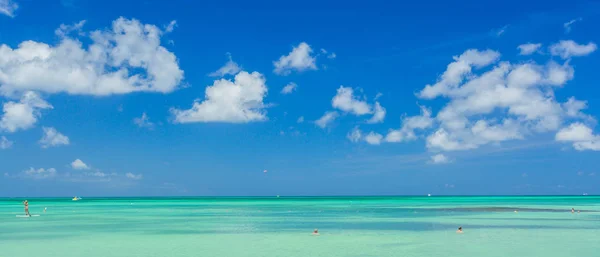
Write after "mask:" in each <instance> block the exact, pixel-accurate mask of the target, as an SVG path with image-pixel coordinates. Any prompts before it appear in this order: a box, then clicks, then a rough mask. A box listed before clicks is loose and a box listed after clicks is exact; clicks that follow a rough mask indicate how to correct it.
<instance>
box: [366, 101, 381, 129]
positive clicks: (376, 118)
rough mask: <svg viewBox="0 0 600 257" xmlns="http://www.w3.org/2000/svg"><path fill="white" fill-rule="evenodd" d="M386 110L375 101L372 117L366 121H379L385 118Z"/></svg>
mask: <svg viewBox="0 0 600 257" xmlns="http://www.w3.org/2000/svg"><path fill="white" fill-rule="evenodd" d="M385 113H386V110H385V108H383V106H381V104H379V102H375V112H374V113H373V117H371V119H369V120H368V121H367V123H371V124H373V123H381V122H383V120H385Z"/></svg>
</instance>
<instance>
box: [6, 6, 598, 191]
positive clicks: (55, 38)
mask: <svg viewBox="0 0 600 257" xmlns="http://www.w3.org/2000/svg"><path fill="white" fill-rule="evenodd" d="M599 12H600V5H599V4H597V3H593V2H584V1H575V2H573V3H569V4H564V3H563V2H558V1H528V2H527V3H523V2H522V1H505V2H503V3H502V4H498V3H497V2H490V1H465V2H462V3H461V4H457V3H448V2H447V1H419V2H412V3H400V2H396V1H370V2H369V3H368V4H365V3H363V2H347V1H346V2H334V1H327V2H323V1H304V2H302V3H299V2H298V3H296V2H295V3H283V2H281V1H261V2H247V1H240V2H227V3H216V2H214V3H203V2H201V1H200V2H197V1H170V2H169V3H168V4H166V3H165V2H164V1H155V0H145V1H112V0H108V1H78V0H62V1H60V0H53V1H30V0H10V1H7V0H0V103H1V104H2V107H3V108H2V113H0V174H2V176H0V196H74V195H78V196H120V195H123V196H128V195H217V196H222V195H241V196H245V195H425V194H427V193H431V194H437V195H442V194H444V195H463V194H577V195H579V194H582V193H589V194H599V193H600V187H599V186H598V185H599V183H598V182H600V170H598V168H597V165H595V160H597V159H598V157H599V153H600V152H599V151H600V132H599V131H598V130H597V129H596V124H597V118H598V117H600V112H599V111H598V110H600V108H598V104H599V103H600V90H599V89H598V87H597V86H598V84H599V83H600V79H599V77H598V76H597V69H598V68H597V67H598V65H599V64H600V58H599V55H598V53H597V45H596V44H597V42H598V41H600V35H599V34H598V33H594V32H595V31H596V30H597V28H596V27H597V25H598V24H600V19H599V18H598V17H600V16H599V15H598V14H599ZM284 88H286V89H285V90H284ZM265 170H266V171H267V172H264V171H265Z"/></svg>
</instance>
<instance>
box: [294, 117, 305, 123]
mask: <svg viewBox="0 0 600 257" xmlns="http://www.w3.org/2000/svg"><path fill="white" fill-rule="evenodd" d="M296 122H297V123H303V122H304V116H300V117H298V120H296Z"/></svg>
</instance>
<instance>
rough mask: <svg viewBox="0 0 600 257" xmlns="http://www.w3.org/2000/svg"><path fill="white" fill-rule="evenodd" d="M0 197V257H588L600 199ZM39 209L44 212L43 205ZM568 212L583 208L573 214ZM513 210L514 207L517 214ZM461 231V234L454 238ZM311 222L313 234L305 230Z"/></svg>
mask: <svg viewBox="0 0 600 257" xmlns="http://www.w3.org/2000/svg"><path fill="white" fill-rule="evenodd" d="M22 200H23V199H6V198H4V199H2V198H0V256H2V257H21V256H27V257H31V256H60V257H71V256H89V257H95V256H102V257H110V256H128V257H130V256H168V257H178V256H211V257H215V256H273V257H275V256H277V257H282V256H287V257H295V256H303V257H306V256H323V257H335V256H374V257H375V256H376V257H385V256H463V257H464V256H467V257H468V256H477V257H485V256H503V257H504V256H545V257H552V256H561V257H564V256H597V254H598V252H600V197H595V196H582V197H331V198H326V197H311V198H290V197H281V198H275V197H273V198H84V199H82V200H80V201H72V200H71V199H68V198H61V199H58V198H53V199H50V198H45V199H28V200H29V202H30V211H31V213H32V214H40V216H39V217H32V218H17V217H16V215H22V214H23V206H22V204H21V201H22ZM45 207H46V208H48V211H47V212H46V213H44V212H43V209H44V208H45ZM571 208H575V209H576V210H581V213H575V214H572V213H571V212H570V210H571ZM517 209H518V210H519V211H518V213H515V212H514V211H515V210H517ZM459 226H462V227H463V228H464V231H465V232H464V234H456V233H455V231H456V228H457V227H459ZM315 228H318V229H319V231H320V233H321V235H320V236H312V235H311V233H312V230H313V229H315Z"/></svg>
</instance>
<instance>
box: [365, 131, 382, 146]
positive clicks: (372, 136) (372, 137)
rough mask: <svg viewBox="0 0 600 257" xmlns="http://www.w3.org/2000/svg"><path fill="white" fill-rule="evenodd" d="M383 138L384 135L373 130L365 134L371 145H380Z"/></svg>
mask: <svg viewBox="0 0 600 257" xmlns="http://www.w3.org/2000/svg"><path fill="white" fill-rule="evenodd" d="M382 140H383V135H381V134H378V133H375V132H373V131H371V132H369V134H367V135H366V136H365V142H367V143H368V144H371V145H380V144H381V141H382Z"/></svg>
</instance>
